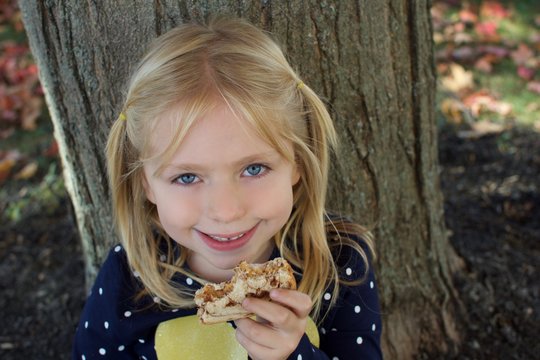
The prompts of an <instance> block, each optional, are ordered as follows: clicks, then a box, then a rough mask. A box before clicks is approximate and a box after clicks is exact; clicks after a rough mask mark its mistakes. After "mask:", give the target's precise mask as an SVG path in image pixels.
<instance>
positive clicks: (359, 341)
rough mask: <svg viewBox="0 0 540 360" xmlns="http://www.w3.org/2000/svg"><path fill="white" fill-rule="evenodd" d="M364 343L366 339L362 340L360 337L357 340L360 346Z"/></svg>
mask: <svg viewBox="0 0 540 360" xmlns="http://www.w3.org/2000/svg"><path fill="white" fill-rule="evenodd" d="M363 342H364V339H362V337H361V336H359V337H357V338H356V343H357V344H358V345H360V344H361V343H363Z"/></svg>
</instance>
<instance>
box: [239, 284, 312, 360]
mask: <svg viewBox="0 0 540 360" xmlns="http://www.w3.org/2000/svg"><path fill="white" fill-rule="evenodd" d="M270 298H271V299H272V302H270V301H266V300H261V299H256V298H247V299H245V300H244V302H243V303H242V306H243V307H244V308H245V309H246V310H248V311H250V312H253V313H255V314H256V315H257V321H255V320H252V319H249V318H247V319H240V320H236V321H235V324H236V326H237V329H236V339H237V340H238V342H239V343H240V344H241V345H242V346H243V347H244V348H245V349H246V350H247V352H248V354H249V356H250V357H251V358H252V359H253V360H282V359H286V358H287V357H288V356H289V355H290V354H291V353H292V352H293V351H294V350H295V349H296V348H297V346H298V343H299V342H300V339H301V338H302V336H303V335H304V333H305V331H306V324H307V317H308V315H309V313H310V311H311V307H312V306H313V304H312V302H311V299H310V297H309V296H307V295H306V294H304V293H301V292H299V291H296V290H285V289H275V290H272V291H271V292H270Z"/></svg>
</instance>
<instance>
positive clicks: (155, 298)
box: [154, 296, 161, 304]
mask: <svg viewBox="0 0 540 360" xmlns="http://www.w3.org/2000/svg"><path fill="white" fill-rule="evenodd" d="M154 302H155V303H156V304H159V303H160V302H161V299H160V298H158V297H157V296H155V297H154Z"/></svg>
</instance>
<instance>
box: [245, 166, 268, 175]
mask: <svg viewBox="0 0 540 360" xmlns="http://www.w3.org/2000/svg"><path fill="white" fill-rule="evenodd" d="M266 169H267V168H266V166H264V165H261V164H252V165H249V166H248V167H247V168H246V169H245V170H244V175H245V176H259V175H261V174H263V173H264V172H265V170H266Z"/></svg>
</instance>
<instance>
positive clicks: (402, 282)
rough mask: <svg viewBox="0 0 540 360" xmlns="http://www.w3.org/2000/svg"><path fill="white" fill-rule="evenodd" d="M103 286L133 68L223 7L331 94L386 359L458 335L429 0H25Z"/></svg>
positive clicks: (69, 177) (337, 188)
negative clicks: (112, 136) (364, 229)
mask: <svg viewBox="0 0 540 360" xmlns="http://www.w3.org/2000/svg"><path fill="white" fill-rule="evenodd" d="M19 3H20V7H21V10H22V13H23V20H24V24H25V26H26V30H27V33H28V37H29V40H30V45H31V48H32V52H33V54H34V56H35V58H36V59H37V63H38V66H39V69H40V78H41V81H42V85H43V87H44V89H45V94H46V99H47V103H48V106H49V110H50V112H51V117H52V119H53V122H54V127H55V136H56V138H57V141H58V143H59V146H60V154H61V157H62V161H63V165H64V170H65V179H66V184H67V188H68V191H69V194H70V197H71V199H72V202H73V205H74V208H75V213H76V216H77V222H78V227H79V231H80V236H81V240H82V244H83V249H84V253H85V258H86V263H87V267H86V275H87V282H88V284H91V283H92V281H93V279H94V277H95V275H96V272H97V269H98V268H99V265H100V264H101V261H102V260H103V257H104V255H105V254H106V251H107V250H108V248H109V247H110V245H111V244H113V243H114V242H115V241H117V240H116V238H115V235H114V230H113V225H112V214H111V209H110V202H109V192H108V191H109V190H108V184H107V180H106V175H105V174H106V170H105V156H104V146H105V141H106V136H107V133H108V129H109V126H110V124H111V123H112V122H113V121H114V119H115V118H116V117H117V115H118V112H119V109H120V106H121V101H122V90H123V89H124V86H125V83H126V80H127V77H128V75H129V73H130V71H131V69H132V66H133V65H134V64H135V63H136V62H137V61H138V59H139V57H140V56H141V54H142V52H143V51H144V48H145V45H146V44H147V43H148V42H149V41H150V40H151V39H153V38H154V37H156V36H157V35H159V34H161V33H163V32H165V31H167V30H168V29H170V28H172V27H174V26H176V25H178V24H180V23H183V22H186V21H190V20H201V19H204V18H205V17H206V16H207V15H208V14H211V13H231V14H235V15H237V16H242V17H245V18H247V19H249V20H250V21H252V22H253V23H255V24H257V25H259V26H260V27H262V28H264V29H266V30H269V31H271V32H272V33H273V34H274V36H275V38H276V39H277V40H278V41H279V42H281V45H282V46H283V48H284V50H285V52H286V53H287V55H288V57H289V59H290V60H291V62H292V63H293V65H295V66H296V68H297V69H298V71H299V72H300V74H301V76H302V77H303V78H304V79H305V82H306V83H308V84H309V85H310V86H311V87H313V88H314V89H315V90H316V91H318V92H319V93H320V94H322V95H323V96H324V98H325V99H326V101H327V102H328V104H329V107H330V108H331V112H332V113H333V115H334V117H335V120H336V126H337V129H338V132H339V134H340V136H341V139H342V141H341V144H342V146H341V151H340V153H339V155H338V156H337V161H336V162H335V165H334V168H333V169H332V173H331V175H332V176H331V178H332V181H331V187H330V194H329V195H330V196H329V199H330V203H329V206H330V207H331V208H333V209H334V210H337V211H340V212H344V213H347V214H350V215H352V217H353V218H354V219H355V220H356V221H358V222H359V223H361V224H367V225H371V226H372V227H373V229H374V232H375V234H376V239H377V247H378V254H379V257H378V260H377V263H376V267H377V273H378V279H379V290H380V295H381V302H382V307H383V321H384V325H385V327H384V332H383V348H384V353H385V355H386V357H387V358H390V359H398V358H399V359H411V358H413V357H414V356H415V354H417V353H418V352H419V351H420V350H428V351H447V350H449V349H451V348H453V347H454V346H455V345H456V344H458V343H459V336H458V332H457V330H456V324H455V323H454V318H455V314H456V312H457V311H459V300H458V298H457V296H456V294H455V291H454V288H453V285H452V274H453V273H454V272H455V271H456V270H457V269H458V268H459V264H460V261H459V258H458V257H457V256H456V255H455V253H454V252H453V250H452V248H451V247H450V245H449V243H448V240H447V236H446V230H445V226H444V217H443V206H442V195H441V191H440V188H439V170H438V160H437V137H436V127H435V121H434V94H435V73H434V67H433V47H432V40H431V24H430V13H429V2H426V1H422V0H373V1H339V0H334V1H315V0H303V1H291V2H289V1H287V2H285V1H283V2H278V1H272V0H263V1H255V0H252V1H242V2H239V1H236V0H221V1H203V0H200V1H185V0H178V1H172V0H160V1H157V0H156V1H144V0H120V1H118V0H102V1H94V0H91V1H65V0H43V1H34V0H20V1H19Z"/></svg>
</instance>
